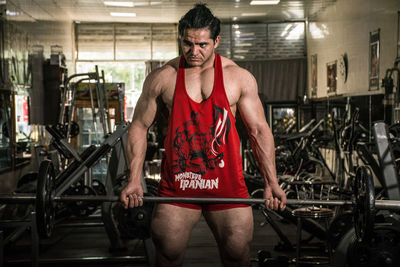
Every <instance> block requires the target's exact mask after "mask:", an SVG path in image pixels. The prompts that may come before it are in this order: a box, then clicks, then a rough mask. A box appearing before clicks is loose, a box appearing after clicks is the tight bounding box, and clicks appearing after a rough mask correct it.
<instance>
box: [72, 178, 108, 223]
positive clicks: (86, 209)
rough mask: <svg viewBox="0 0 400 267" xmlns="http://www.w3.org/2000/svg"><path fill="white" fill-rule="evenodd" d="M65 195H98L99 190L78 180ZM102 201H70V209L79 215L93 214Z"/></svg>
mask: <svg viewBox="0 0 400 267" xmlns="http://www.w3.org/2000/svg"><path fill="white" fill-rule="evenodd" d="M65 195H76V196H97V192H96V190H95V189H93V188H91V187H89V186H85V185H83V184H81V183H80V182H78V183H77V184H75V185H74V186H72V187H70V188H69V189H68V190H67V191H66V192H65ZM100 204H101V203H100V202H94V201H92V202H88V201H75V202H71V203H68V205H67V208H68V210H69V211H70V212H71V213H72V214H73V215H75V216H77V217H87V216H89V215H91V214H93V213H94V212H95V211H96V209H97V207H98V206H99V205H100Z"/></svg>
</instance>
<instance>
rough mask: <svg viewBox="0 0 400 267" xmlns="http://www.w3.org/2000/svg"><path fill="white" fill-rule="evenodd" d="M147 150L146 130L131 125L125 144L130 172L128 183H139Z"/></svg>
mask: <svg viewBox="0 0 400 267" xmlns="http://www.w3.org/2000/svg"><path fill="white" fill-rule="evenodd" d="M146 149H147V130H146V129H144V128H141V127H140V126H137V125H131V127H130V129H129V131H128V138H127V144H126V159H127V165H128V169H129V171H130V175H129V178H128V179H129V182H132V181H136V182H138V181H140V180H141V175H142V169H143V163H144V159H145V156H146Z"/></svg>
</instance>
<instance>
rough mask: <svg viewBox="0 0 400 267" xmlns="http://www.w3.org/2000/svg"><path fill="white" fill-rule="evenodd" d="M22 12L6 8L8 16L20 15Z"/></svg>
mask: <svg viewBox="0 0 400 267" xmlns="http://www.w3.org/2000/svg"><path fill="white" fill-rule="evenodd" d="M20 14H21V13H19V12H18V11H10V10H6V15H7V16H18V15H20Z"/></svg>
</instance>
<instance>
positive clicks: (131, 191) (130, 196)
mask: <svg viewBox="0 0 400 267" xmlns="http://www.w3.org/2000/svg"><path fill="white" fill-rule="evenodd" d="M142 197H143V188H142V185H141V183H140V181H139V182H134V181H131V182H129V183H128V185H127V186H126V187H125V188H124V190H122V192H121V196H120V199H121V201H122V203H124V208H125V209H127V208H128V207H130V208H133V207H138V206H142V205H143V199H142Z"/></svg>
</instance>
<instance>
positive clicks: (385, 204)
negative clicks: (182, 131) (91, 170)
mask: <svg viewBox="0 0 400 267" xmlns="http://www.w3.org/2000/svg"><path fill="white" fill-rule="evenodd" d="M35 199H36V196H34V195H27V194H18V195H7V194H0V203H21V202H25V203H26V202H34V201H35ZM53 200H54V201H55V202H74V201H88V202H92V201H93V202H96V201H98V202H118V201H120V200H119V196H107V195H106V196H86V195H82V196H78V195H76V196H73V195H70V196H54V197H53ZM266 200H267V199H262V198H196V197H157V196H144V197H143V201H144V202H153V203H190V204H210V203H213V204H248V205H251V204H264V203H265V201H266ZM286 204H287V205H299V206H306V205H309V206H312V205H317V206H318V205H326V206H345V205H354V202H353V201H351V200H315V199H288V200H287V202H286ZM375 207H376V208H378V209H391V210H392V209H395V210H397V209H399V210H400V201H398V200H375Z"/></svg>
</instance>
